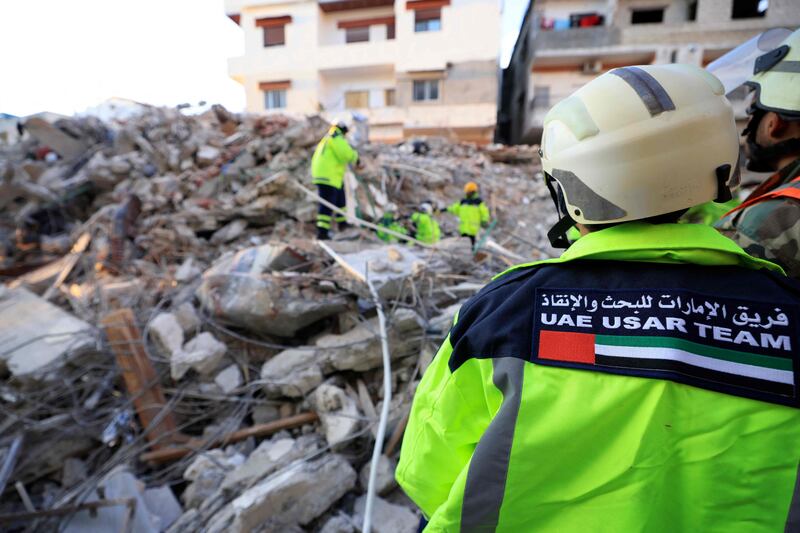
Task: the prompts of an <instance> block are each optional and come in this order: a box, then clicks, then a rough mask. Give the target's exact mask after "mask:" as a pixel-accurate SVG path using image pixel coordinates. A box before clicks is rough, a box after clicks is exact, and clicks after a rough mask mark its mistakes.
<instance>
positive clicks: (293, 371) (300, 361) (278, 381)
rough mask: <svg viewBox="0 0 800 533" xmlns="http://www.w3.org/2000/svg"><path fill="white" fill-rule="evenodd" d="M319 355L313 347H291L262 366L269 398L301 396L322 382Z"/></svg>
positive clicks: (262, 377)
mask: <svg viewBox="0 0 800 533" xmlns="http://www.w3.org/2000/svg"><path fill="white" fill-rule="evenodd" d="M318 360H319V355H318V354H317V351H316V350H314V349H313V348H311V349H307V348H290V349H288V350H284V351H282V352H280V353H279V354H277V355H276V356H275V357H273V358H272V359H270V360H269V361H267V362H266V363H264V366H262V367H261V379H262V381H264V382H265V383H264V392H265V394H266V395H267V398H279V397H281V396H288V397H289V398H301V397H303V396H305V395H306V394H308V392H310V391H311V390H313V389H314V387H316V386H317V385H319V384H320V383H322V370H321V369H320V367H319V365H318V364H317V361H318Z"/></svg>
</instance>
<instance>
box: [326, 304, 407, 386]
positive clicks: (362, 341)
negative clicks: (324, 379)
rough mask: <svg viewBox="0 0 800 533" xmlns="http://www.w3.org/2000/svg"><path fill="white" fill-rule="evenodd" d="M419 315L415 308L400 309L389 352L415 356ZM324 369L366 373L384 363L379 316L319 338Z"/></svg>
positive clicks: (394, 355)
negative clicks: (343, 331)
mask: <svg viewBox="0 0 800 533" xmlns="http://www.w3.org/2000/svg"><path fill="white" fill-rule="evenodd" d="M420 322H421V321H420V319H419V316H418V315H417V314H416V313H415V312H414V311H412V310H411V309H404V308H401V309H398V310H397V311H396V312H395V313H394V314H393V315H391V316H390V318H389V327H390V330H389V354H390V356H391V358H392V359H393V360H394V359H400V358H403V357H408V356H410V355H413V354H414V353H415V352H416V350H417V348H418V346H419V344H418V339H417V338H416V337H417V335H419V334H420V333H421V331H422V326H421V325H420ZM316 346H317V348H319V349H320V357H319V361H320V364H321V365H322V366H323V370H325V371H327V370H328V369H330V368H332V369H335V370H354V371H356V372H364V371H367V370H371V369H373V368H379V367H380V366H381V365H382V364H383V363H382V361H383V355H382V351H381V341H380V326H379V324H378V319H377V318H373V319H370V320H367V321H365V322H363V323H361V324H359V325H358V326H356V327H355V328H353V329H351V330H350V331H348V332H346V333H343V334H341V335H334V334H326V335H323V336H321V337H320V338H319V339H317V343H316Z"/></svg>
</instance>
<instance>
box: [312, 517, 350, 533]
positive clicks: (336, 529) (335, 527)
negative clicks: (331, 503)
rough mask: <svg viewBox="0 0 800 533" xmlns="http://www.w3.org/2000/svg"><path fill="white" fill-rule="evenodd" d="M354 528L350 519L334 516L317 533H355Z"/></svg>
mask: <svg viewBox="0 0 800 533" xmlns="http://www.w3.org/2000/svg"><path fill="white" fill-rule="evenodd" d="M355 531H356V528H355V526H353V523H352V522H351V520H350V518H349V517H347V516H344V515H336V516H333V517H331V518H330V519H329V520H328V521H327V522H325V525H323V526H322V529H320V530H319V533H355Z"/></svg>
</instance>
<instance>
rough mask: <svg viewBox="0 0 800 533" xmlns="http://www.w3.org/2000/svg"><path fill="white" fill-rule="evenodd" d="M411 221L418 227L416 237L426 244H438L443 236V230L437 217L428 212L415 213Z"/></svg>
mask: <svg viewBox="0 0 800 533" xmlns="http://www.w3.org/2000/svg"><path fill="white" fill-rule="evenodd" d="M411 222H412V223H413V224H414V226H415V227H416V228H417V234H416V237H415V238H416V239H417V240H418V241H420V242H424V243H426V244H436V243H437V242H439V238H440V237H441V230H440V229H439V223H438V222H436V219H435V218H433V217H432V216H431V215H429V214H427V213H414V214H413V215H411Z"/></svg>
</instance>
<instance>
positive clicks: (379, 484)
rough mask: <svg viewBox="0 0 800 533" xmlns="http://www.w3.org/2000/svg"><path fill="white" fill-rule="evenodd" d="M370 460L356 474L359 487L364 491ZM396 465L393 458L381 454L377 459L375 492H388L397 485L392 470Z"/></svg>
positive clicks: (367, 479)
mask: <svg viewBox="0 0 800 533" xmlns="http://www.w3.org/2000/svg"><path fill="white" fill-rule="evenodd" d="M371 466H372V462H371V461H370V462H367V464H365V465H364V467H363V468H362V469H361V472H360V473H359V474H358V481H359V483H361V488H362V489H364V491H365V492H366V490H367V486H368V485H369V473H370V470H371ZM396 467H397V465H396V464H395V462H394V460H392V459H389V458H388V457H386V456H385V455H383V454H381V456H380V458H379V459H378V469H377V470H376V474H375V493H376V494H380V495H384V494H388V493H389V492H391V491H392V490H394V489H395V487H397V481H396V480H395V478H394V471H395V468H396Z"/></svg>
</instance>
